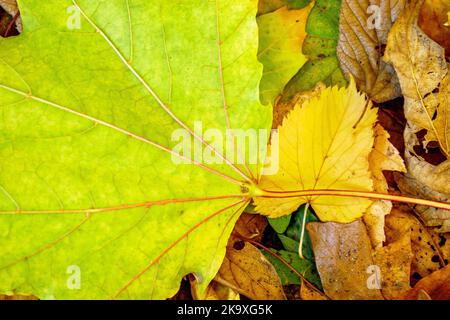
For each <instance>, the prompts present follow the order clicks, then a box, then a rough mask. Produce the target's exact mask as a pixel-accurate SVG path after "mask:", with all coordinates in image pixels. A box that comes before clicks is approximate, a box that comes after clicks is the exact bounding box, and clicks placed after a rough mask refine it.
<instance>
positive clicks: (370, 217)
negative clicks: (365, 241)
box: [364, 124, 406, 248]
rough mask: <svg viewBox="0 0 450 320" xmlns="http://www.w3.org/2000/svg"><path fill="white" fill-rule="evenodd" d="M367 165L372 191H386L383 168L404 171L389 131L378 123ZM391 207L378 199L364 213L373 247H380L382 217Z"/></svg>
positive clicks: (381, 242) (382, 236) (388, 203)
mask: <svg viewBox="0 0 450 320" xmlns="http://www.w3.org/2000/svg"><path fill="white" fill-rule="evenodd" d="M369 166H370V171H371V172H372V179H373V182H374V191H376V192H379V193H387V192H388V184H387V182H386V178H385V177H384V174H383V170H389V171H400V172H405V171H406V168H405V164H404V162H403V159H402V158H401V156H400V154H399V152H398V150H397V149H396V148H395V147H394V146H393V145H392V144H391V143H390V142H389V133H388V132H387V131H386V130H384V129H383V127H382V126H381V125H379V124H378V125H376V127H375V142H374V146H373V150H372V152H371V153H370V155H369ZM391 209H392V203H391V201H387V200H378V201H374V203H373V204H372V205H371V206H370V207H369V209H367V212H366V213H365V214H364V222H365V224H366V226H367V229H368V232H369V237H370V240H371V241H372V245H373V247H374V248H379V247H381V246H382V244H383V241H384V240H385V235H384V217H385V215H387V214H389V212H390V211H391Z"/></svg>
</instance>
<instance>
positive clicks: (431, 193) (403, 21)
mask: <svg viewBox="0 0 450 320" xmlns="http://www.w3.org/2000/svg"><path fill="white" fill-rule="evenodd" d="M423 3H424V0H421V1H412V2H411V3H410V4H409V5H408V6H407V8H406V9H405V10H404V12H403V13H402V14H401V16H400V17H399V18H398V20H397V22H396V23H395V25H394V27H393V28H392V30H391V32H390V34H389V37H388V45H387V48H386V55H385V57H386V60H387V61H388V62H390V63H391V64H392V65H393V66H394V68H395V70H396V72H397V74H398V76H399V80H400V84H401V88H402V92H403V95H404V96H405V104H404V110H405V117H406V119H407V121H408V123H407V126H406V129H405V133H404V137H405V147H406V150H405V161H406V167H407V170H408V174H407V175H406V176H405V177H403V178H399V179H398V180H399V187H400V190H401V191H402V192H403V193H406V194H409V195H414V196H419V197H425V198H428V199H432V200H440V201H447V200H448V198H449V196H450V185H449V183H448V181H450V160H448V158H449V155H450V134H449V123H450V121H449V120H450V98H449V96H450V92H449V91H450V89H449V82H450V80H449V79H450V75H448V66H447V62H446V60H445V54H444V49H443V48H442V47H441V46H440V45H439V44H437V43H436V42H434V41H433V40H432V39H430V38H429V37H428V36H427V35H426V34H425V33H424V32H423V31H422V30H421V29H420V27H419V26H418V24H417V20H418V16H419V12H420V9H421V6H422V4H423ZM423 130H425V131H426V135H425V137H424V142H423V143H422V145H423V147H425V148H431V147H433V143H434V144H437V145H438V146H439V148H440V150H441V152H442V153H443V154H444V155H445V156H446V157H447V160H446V161H444V162H442V163H440V164H438V165H434V164H431V163H428V162H426V161H425V159H423V158H422V157H420V156H419V155H417V153H416V151H415V149H414V148H416V147H421V143H420V142H419V139H418V137H417V133H418V132H420V131H423ZM417 211H418V212H419V213H421V216H422V218H423V219H424V220H425V221H426V222H427V224H428V225H436V226H438V225H442V227H441V231H443V232H444V231H446V230H447V231H448V230H450V222H449V220H448V212H447V211H444V210H438V209H434V208H424V207H417Z"/></svg>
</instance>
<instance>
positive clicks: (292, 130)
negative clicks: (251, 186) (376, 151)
mask: <svg viewBox="0 0 450 320" xmlns="http://www.w3.org/2000/svg"><path fill="white" fill-rule="evenodd" d="M376 119H377V109H376V108H372V107H371V104H370V103H369V102H367V100H366V98H365V96H364V95H362V94H360V93H358V91H357V89H356V86H355V83H354V81H351V83H350V85H349V86H348V88H341V89H339V88H337V87H333V88H326V89H324V90H323V91H322V92H321V94H320V97H318V98H312V99H310V100H308V101H306V102H304V103H303V104H302V105H300V104H299V105H297V106H296V107H295V108H294V109H293V110H292V111H291V112H290V113H289V114H288V115H287V117H286V118H285V119H284V121H283V124H282V125H281V126H280V127H279V128H278V129H279V146H278V148H279V168H278V172H277V173H276V174H274V175H267V176H262V178H261V180H260V182H259V184H258V187H259V188H260V189H261V190H269V191H275V192H286V191H293V190H299V189H300V190H314V189H335V190H338V189H340V190H355V191H356V190H357V191H372V190H373V182H372V173H371V172H370V168H369V159H368V158H369V154H370V152H371V150H372V146H373V143H374V131H373V126H374V123H375V121H376ZM270 148H271V149H272V148H274V146H273V145H271V146H270ZM270 152H273V150H270ZM254 201H255V205H256V210H257V211H258V212H259V213H261V214H264V215H268V216H270V217H279V216H283V215H286V214H289V213H291V212H293V211H295V210H296V209H297V208H298V207H299V206H300V205H301V204H303V203H310V204H311V205H312V207H313V208H314V210H315V212H316V214H317V215H318V216H319V218H320V219H321V220H322V221H336V222H342V223H347V222H351V221H353V220H355V219H357V218H359V217H361V216H362V215H363V213H364V212H365V211H366V209H367V208H368V207H369V206H370V204H371V203H372V201H371V200H368V199H363V198H354V197H335V196H308V197H295V198H277V199H272V198H270V199H269V198H256V199H255V200H254Z"/></svg>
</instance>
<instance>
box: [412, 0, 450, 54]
mask: <svg viewBox="0 0 450 320" xmlns="http://www.w3.org/2000/svg"><path fill="white" fill-rule="evenodd" d="M449 17H450V1H448V0H426V1H425V3H424V4H423V6H422V8H421V10H420V15H419V27H420V28H421V29H422V30H423V31H424V32H425V33H426V34H427V35H428V36H429V37H430V38H431V39H433V40H434V41H436V42H437V43H439V44H440V45H441V46H442V47H444V49H445V52H446V55H447V56H449V55H450V28H449V27H450V26H449V25H448V24H447V25H446V22H448V21H449V20H450V18H449Z"/></svg>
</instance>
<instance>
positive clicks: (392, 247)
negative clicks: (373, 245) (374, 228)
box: [373, 216, 413, 300]
mask: <svg viewBox="0 0 450 320" xmlns="http://www.w3.org/2000/svg"><path fill="white" fill-rule="evenodd" d="M390 218H391V217H390V216H388V218H387V219H386V230H388V232H389V235H390V237H389V239H388V240H389V244H388V245H386V246H384V247H382V248H378V249H377V250H376V251H375V253H374V258H373V259H374V262H375V264H376V265H377V266H379V267H380V269H381V291H382V293H383V296H384V297H385V298H386V299H390V300H393V299H399V298H401V297H403V296H404V295H405V294H406V292H407V291H408V290H409V289H411V287H410V274H411V262H412V258H413V254H412V250H411V232H412V231H411V230H412V229H411V227H410V224H411V221H409V220H406V223H397V222H399V220H398V219H397V220H396V219H395V218H394V219H390ZM392 221H393V222H394V223H392ZM402 222H405V221H402Z"/></svg>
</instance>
